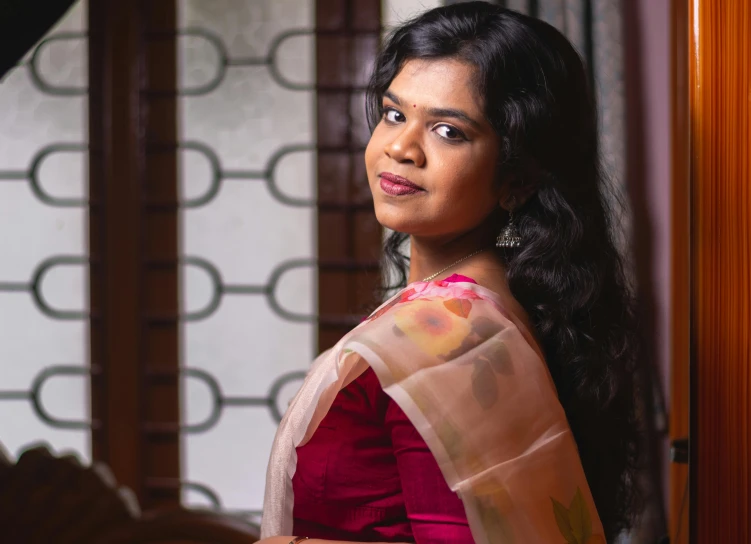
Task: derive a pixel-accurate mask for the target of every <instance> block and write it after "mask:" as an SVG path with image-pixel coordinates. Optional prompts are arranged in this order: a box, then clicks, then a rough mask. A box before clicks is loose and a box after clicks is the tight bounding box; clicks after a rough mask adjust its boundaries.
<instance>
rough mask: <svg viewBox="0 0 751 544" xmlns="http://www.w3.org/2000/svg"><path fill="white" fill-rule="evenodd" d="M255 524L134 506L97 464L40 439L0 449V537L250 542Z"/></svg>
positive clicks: (98, 542) (120, 543) (27, 543)
mask: <svg viewBox="0 0 751 544" xmlns="http://www.w3.org/2000/svg"><path fill="white" fill-rule="evenodd" d="M259 533H260V530H259V528H258V527H257V526H255V525H252V524H250V523H247V522H245V521H243V520H240V519H237V518H233V517H231V516H228V515H222V514H218V513H215V512H210V511H201V510H188V509H176V510H171V511H155V512H145V513H141V511H140V508H139V505H138V502H137V500H136V499H135V495H134V494H133V493H132V492H131V491H130V490H129V489H127V488H125V487H120V486H118V484H117V482H116V481H115V478H114V477H113V476H112V472H111V471H110V470H109V468H107V466H106V465H103V464H96V463H95V464H94V465H93V466H85V465H83V464H82V463H81V462H80V460H79V459H78V458H77V457H76V456H74V455H55V454H53V453H52V452H51V451H50V449H49V448H48V447H46V446H44V445H40V446H36V447H32V448H30V449H28V450H27V451H25V452H24V453H23V454H22V455H21V457H20V458H19V459H18V461H17V462H15V463H14V462H13V461H12V460H11V459H10V456H8V455H7V454H6V453H4V452H3V451H2V449H0V542H4V543H7V544H21V543H23V544H36V543H39V544H42V543H45V544H48V543H50V542H55V543H56V544H67V543H70V544H74V543H75V544H131V543H133V544H135V543H139V544H140V543H154V544H199V543H212V544H251V543H254V542H256V541H257V540H258V539H259V538H260V536H259Z"/></svg>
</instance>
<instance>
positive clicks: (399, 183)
mask: <svg viewBox="0 0 751 544" xmlns="http://www.w3.org/2000/svg"><path fill="white" fill-rule="evenodd" d="M379 177H380V178H381V190H382V191H383V192H384V193H386V194H387V195H391V196H404V195H413V194H415V193H419V192H421V191H424V190H425V189H423V188H422V187H420V186H419V185H415V184H414V183H412V182H411V181H409V180H408V179H407V178H403V177H401V176H397V175H396V174H392V173H390V172H381V174H380V176H379Z"/></svg>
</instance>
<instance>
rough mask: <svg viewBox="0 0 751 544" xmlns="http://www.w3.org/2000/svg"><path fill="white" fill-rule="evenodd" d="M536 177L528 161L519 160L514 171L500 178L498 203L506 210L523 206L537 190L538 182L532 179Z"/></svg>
mask: <svg viewBox="0 0 751 544" xmlns="http://www.w3.org/2000/svg"><path fill="white" fill-rule="evenodd" d="M538 177H539V175H535V168H534V167H533V166H532V165H531V164H530V163H529V162H528V161H521V163H520V164H519V165H518V168H517V169H516V171H515V172H514V173H509V174H507V175H506V176H505V178H504V179H503V180H502V182H501V188H500V191H499V198H498V205H499V206H500V207H501V208H503V209H504V210H506V211H511V210H514V209H516V208H519V207H521V206H523V205H524V203H525V202H527V200H529V199H530V198H531V197H532V195H534V194H535V193H536V192H537V189H538V187H539V184H538V183H537V182H536V181H534V180H536V179H538Z"/></svg>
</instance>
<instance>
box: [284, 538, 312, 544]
mask: <svg viewBox="0 0 751 544" xmlns="http://www.w3.org/2000/svg"><path fill="white" fill-rule="evenodd" d="M303 540H310V537H309V536H298V537H295V538H293V539H292V540H290V541H289V544H297V543H298V542H302V541H303Z"/></svg>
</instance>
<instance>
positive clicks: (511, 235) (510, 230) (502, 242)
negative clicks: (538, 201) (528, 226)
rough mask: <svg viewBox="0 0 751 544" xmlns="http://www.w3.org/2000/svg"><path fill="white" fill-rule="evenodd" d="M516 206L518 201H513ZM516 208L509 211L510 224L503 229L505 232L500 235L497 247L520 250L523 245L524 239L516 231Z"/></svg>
mask: <svg viewBox="0 0 751 544" xmlns="http://www.w3.org/2000/svg"><path fill="white" fill-rule="evenodd" d="M512 202H513V203H514V204H515V202H516V199H514V200H513V201H512ZM515 207H516V206H513V207H512V208H511V209H510V210H509V217H508V223H507V224H506V226H505V227H503V230H502V231H501V233H500V234H499V235H498V239H497V240H496V242H495V245H496V247H503V248H512V249H514V248H518V247H521V245H522V237H521V236H519V231H518V230H516V224H515V223H514V208H515Z"/></svg>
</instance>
